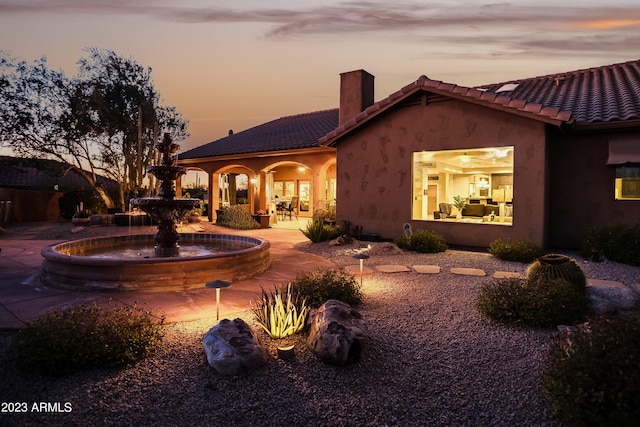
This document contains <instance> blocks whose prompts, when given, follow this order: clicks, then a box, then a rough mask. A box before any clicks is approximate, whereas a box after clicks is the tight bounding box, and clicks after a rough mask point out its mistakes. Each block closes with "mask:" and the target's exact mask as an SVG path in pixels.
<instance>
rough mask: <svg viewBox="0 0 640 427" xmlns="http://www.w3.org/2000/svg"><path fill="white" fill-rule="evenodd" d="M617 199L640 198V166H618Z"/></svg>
mask: <svg viewBox="0 0 640 427" xmlns="http://www.w3.org/2000/svg"><path fill="white" fill-rule="evenodd" d="M615 198H616V200H640V166H639V165H633V166H618V167H616V186H615Z"/></svg>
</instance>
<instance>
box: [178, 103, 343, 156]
mask: <svg viewBox="0 0 640 427" xmlns="http://www.w3.org/2000/svg"><path fill="white" fill-rule="evenodd" d="M337 126H338V109H337V108H334V109H331V110H324V111H316V112H313V113H306V114H298V115H295V116H287V117H281V118H279V119H276V120H273V121H270V122H268V123H264V124H261V125H259V126H255V127H253V128H250V129H247V130H244V131H242V132H238V133H234V134H233V135H229V136H227V137H224V138H221V139H218V140H217V141H213V142H210V143H208V144H204V145H201V146H199V147H196V148H193V149H191V150H188V151H185V152H184V153H180V155H179V159H180V160H184V159H195V158H201V157H212V156H228V155H238V154H250V153H264V152H271V151H283V150H296V149H304V148H312V147H318V146H319V145H318V139H319V138H320V137H322V136H323V135H326V134H327V133H328V132H330V131H331V130H333V129H335V128H336V127H337Z"/></svg>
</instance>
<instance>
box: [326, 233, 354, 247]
mask: <svg viewBox="0 0 640 427" xmlns="http://www.w3.org/2000/svg"><path fill="white" fill-rule="evenodd" d="M351 243H353V237H351V236H349V235H348V234H345V235H343V236H340V237H336V238H335V239H333V240H331V241H330V242H329V246H344V245H350V244H351Z"/></svg>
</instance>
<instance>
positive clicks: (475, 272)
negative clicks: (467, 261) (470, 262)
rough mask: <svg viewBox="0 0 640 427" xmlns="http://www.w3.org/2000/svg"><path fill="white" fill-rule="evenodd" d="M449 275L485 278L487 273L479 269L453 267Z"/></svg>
mask: <svg viewBox="0 0 640 427" xmlns="http://www.w3.org/2000/svg"><path fill="white" fill-rule="evenodd" d="M451 273H453V274H460V275H463V276H486V275H487V273H485V272H484V270H481V269H479V268H462V267H453V268H452V269H451Z"/></svg>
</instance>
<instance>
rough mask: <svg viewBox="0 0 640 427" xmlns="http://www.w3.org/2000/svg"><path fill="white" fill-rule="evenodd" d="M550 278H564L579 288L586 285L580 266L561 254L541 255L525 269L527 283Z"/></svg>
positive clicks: (581, 288) (585, 278) (583, 287)
mask: <svg viewBox="0 0 640 427" xmlns="http://www.w3.org/2000/svg"><path fill="white" fill-rule="evenodd" d="M551 279H564V280H566V281H567V282H569V283H572V284H573V285H575V286H576V288H577V289H579V290H584V289H585V288H586V287H587V277H586V276H585V274H584V270H583V269H582V267H580V266H579V265H578V264H577V263H576V262H575V260H573V259H571V258H569V257H568V256H565V255H561V254H547V255H543V256H541V257H540V258H538V259H537V260H536V261H534V262H533V263H532V264H531V265H530V266H529V268H528V269H527V282H528V283H529V284H533V283H539V282H540V281H548V280H551Z"/></svg>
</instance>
